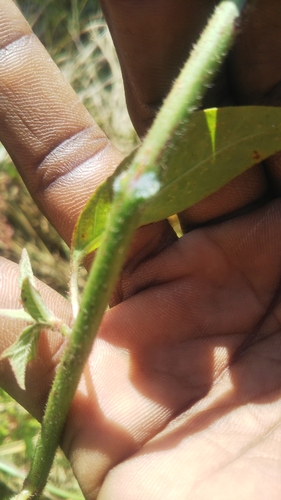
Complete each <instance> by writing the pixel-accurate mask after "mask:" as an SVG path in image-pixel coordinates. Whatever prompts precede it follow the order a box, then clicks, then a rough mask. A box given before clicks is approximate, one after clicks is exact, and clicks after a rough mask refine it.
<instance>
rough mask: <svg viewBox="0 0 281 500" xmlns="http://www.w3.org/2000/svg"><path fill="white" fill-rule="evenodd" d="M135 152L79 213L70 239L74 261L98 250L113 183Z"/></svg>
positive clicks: (129, 162) (134, 153)
mask: <svg viewBox="0 0 281 500" xmlns="http://www.w3.org/2000/svg"><path fill="white" fill-rule="evenodd" d="M136 152H137V149H136V150H134V151H133V152H132V153H131V154H130V155H129V156H127V157H126V158H125V159H124V160H123V161H122V162H121V163H120V165H119V166H118V167H117V169H116V171H115V172H114V175H111V176H110V177H109V178H108V179H107V180H106V181H105V182H103V184H101V185H100V187H99V188H98V189H97V191H96V192H95V193H94V195H93V196H92V197H91V198H90V200H89V201H88V203H87V204H86V206H85V208H84V209H83V211H82V212H81V214H80V216H79V218H78V221H77V223H76V227H75V231H74V233H73V239H72V248H73V249H74V250H75V252H76V257H77V259H76V258H75V257H74V259H73V260H74V261H78V260H79V256H80V255H81V254H82V255H83V256H84V255H88V254H89V253H91V252H93V251H94V250H95V249H96V248H98V246H99V244H100V240H101V236H102V232H103V229H104V226H105V223H106V219H107V215H108V213H109V210H110V207H111V203H112V199H113V194H114V192H113V183H114V181H115V179H116V177H118V176H119V174H121V173H122V172H124V171H125V170H128V168H129V166H130V164H131V162H132V160H133V158H134V157H135V155H136Z"/></svg>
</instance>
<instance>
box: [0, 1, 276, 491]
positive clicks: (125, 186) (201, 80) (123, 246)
mask: <svg viewBox="0 0 281 500" xmlns="http://www.w3.org/2000/svg"><path fill="white" fill-rule="evenodd" d="M243 4H244V2H238V1H233V2H225V1H224V2H221V4H220V6H219V7H218V9H217V10H216V12H215V14H214V17H213V18H212V21H211V23H210V25H209V27H208V28H207V29H206V31H205V32H204V34H203V37H202V39H201V41H200V42H199V44H198V46H197V48H196V49H195V51H194V53H193V55H192V56H191V59H190V61H189V62H188V63H187V65H186V66H185V68H184V69H183V72H182V73H181V75H180V77H179V80H178V81H177V82H176V84H175V86H174V89H173V90H172V92H171V94H170V96H169V97H168V99H167V101H166V103H165V104H164V106H163V109H162V110H161V112H160V113H159V115H158V117H157V119H156V121H155V123H154V125H153V127H152V129H151V131H150V132H149V133H148V135H147V138H146V140H145V142H144V144H143V146H142V147H141V148H140V149H139V150H138V151H137V152H136V154H134V155H133V157H132V158H130V160H127V161H125V162H124V163H123V164H122V165H121V166H120V167H119V169H118V171H117V172H116V174H114V176H113V177H111V178H110V179H109V180H108V181H107V183H106V184H104V185H103V186H101V188H100V189H99V190H98V191H97V193H96V194H95V195H94V197H93V198H92V199H91V200H90V202H89V204H88V205H87V206H86V209H85V210H84V211H83V213H82V214H81V217H80V219H79V221H78V225H77V228H76V231H75V234H74V240H73V253H72V256H73V270H74V273H73V276H74V279H73V280H72V287H71V295H72V303H73V315H74V317H76V316H77V318H76V321H75V323H74V325H73V329H72V333H71V335H69V332H68V330H67V328H66V327H65V326H64V325H62V324H60V323H59V322H58V321H57V319H56V318H54V316H53V315H52V313H51V312H50V311H49V310H48V309H47V308H46V307H45V306H44V304H43V303H42V300H41V298H40V296H39V294H38V292H37V291H36V288H35V286H34V284H33V277H32V273H31V269H30V265H29V261H28V259H27V258H26V256H23V259H22V264H21V269H22V300H23V303H24V305H25V310H23V311H21V312H19V311H17V312H11V311H2V314H6V315H9V316H12V317H13V315H14V317H15V315H16V316H17V317H21V319H26V320H27V321H28V322H29V323H30V326H29V327H28V328H26V329H25V331H24V333H23V335H22V336H21V337H20V340H19V341H18V343H17V344H16V346H15V347H12V348H10V349H9V351H6V355H9V356H10V359H11V361H12V363H13V364H14V366H15V372H16V373H17V377H18V381H19V383H20V384H21V385H23V384H24V369H25V366H26V363H27V362H28V360H29V359H30V358H32V357H33V356H34V355H35V351H36V343H37V341H38V337H39V334H40V331H41V328H42V327H43V326H44V328H54V327H56V328H59V329H60V330H61V333H62V334H65V335H66V336H68V337H69V339H68V343H67V346H66V349H65V352H64V355H63V358H62V361H61V365H60V368H59V370H58V373H57V377H56V379H55V382H54V386H53V389H52V391H51V393H50V398H49V404H48V406H47V409H46V413H45V416H44V421H43V425H42V428H43V431H42V433H41V437H40V439H39V445H38V447H37V450H36V452H35V458H34V460H33V464H32V468H31V472H30V474H29V475H28V478H27V480H26V482H25V486H24V490H23V492H22V493H21V494H20V495H19V496H18V498H19V499H25V498H31V497H32V498H36V497H38V495H40V491H41V490H42V488H43V487H44V484H45V481H46V476H47V474H48V471H49V468H50V465H51V463H52V460H53V455H54V451H55V448H56V446H57V443H58V439H59V435H60V432H61V429H62V425H63V422H64V419H65V416H66V413H67V411H68V408H69V404H70V402H71V399H72V397H73V394H74V391H75V388H76V386H77V383H78V380H79V378H80V375H81V371H82V368H83V365H84V363H85V360H86V359H87V356H88V354H89V351H90V349H91V346H92V342H93V340H94V337H95V335H96V333H97V329H98V326H99V322H100V320H101V317H102V314H103V312H104V310H105V308H106V305H107V302H108V300H109V297H110V294H111V292H112V290H113V288H114V286H115V283H116V280H117V277H118V273H119V271H120V270H121V267H122V265H123V263H124V260H125V257H126V251H127V249H128V247H129V244H130V241H131V238H132V235H133V234H134V231H135V229H136V228H137V227H138V226H139V225H141V224H143V223H148V222H152V221H155V220H159V219H161V218H162V217H165V216H168V215H170V214H172V213H173V212H178V211H180V210H182V209H183V208H185V207H186V206H187V202H186V194H187V193H188V194H190V202H189V203H190V204H193V203H195V202H197V201H199V200H200V199H202V198H204V197H205V196H207V195H208V194H210V193H211V192H214V191H215V190H216V189H218V187H220V186H221V185H223V184H224V183H225V182H227V181H228V180H230V179H231V178H233V177H235V176H236V175H238V174H239V173H241V171H242V170H244V169H246V168H248V167H250V166H251V165H253V164H254V163H255V162H260V161H261V160H262V159H263V158H265V157H267V156H268V155H270V154H273V153H274V152H276V151H278V150H279V149H280V142H279V141H280V140H279V139H278V127H279V125H278V123H279V121H280V116H279V111H278V110H276V109H269V108H257V109H255V108H253V109H251V110H249V109H248V110H245V109H244V110H241V109H236V110H230V109H226V110H222V111H220V110H209V111H203V112H199V113H197V114H194V115H191V114H192V112H193V109H194V107H195V106H196V105H197V104H198V101H199V100H200V98H201V96H202V94H203V91H204V87H205V86H206V82H207V81H209V80H210V79H211V77H212V75H213V74H214V72H215V71H216V69H217V68H218V67H219V64H220V63H221V61H222V59H223V57H224V55H225V54H226V52H227V50H228V48H229V46H230V43H231V41H232V39H233V36H234V29H233V26H234V24H235V21H236V17H237V14H238V11H239V9H241V8H242V7H243ZM221 30H223V34H224V36H221ZM210 35H212V36H213V38H210ZM206 40H208V44H206ZM211 42H212V43H211ZM206 47H208V49H209V47H210V50H206ZM191 116H192V117H193V118H191ZM241 116H245V117H246V118H245V123H244V127H245V128H243V127H241V125H240V127H239V130H238V129H237V128H235V126H234V123H235V120H237V117H240V118H241ZM257 117H258V118H262V122H263V126H259V125H258V127H257V130H254V123H255V120H256V118H257ZM221 125H223V134H222V136H221V135H220V129H221ZM272 126H274V130H276V131H277V133H276V135H275V134H272ZM249 128H250V132H249ZM226 130H228V131H229V137H228V138H227V139H226V136H225V135H224V134H225V131H226ZM192 133H194V134H195V135H196V137H198V136H199V137H201V138H202V149H201V148H200V155H199V156H198V158H196V161H195V163H194V164H191V162H190V163H189V165H188V168H186V160H187V159H188V158H189V155H190V154H191V153H190V151H187V152H186V144H187V143H188V141H190V145H191V144H192V140H191V138H190V137H192ZM220 141H222V142H221V143H220ZM271 141H272V142H271ZM220 144H222V146H220ZM241 144H242V146H243V147H241ZM238 145H239V147H238ZM234 147H235V150H237V155H238V156H237V157H236V158H235V164H233V154H234V149H233V148H234ZM202 151H203V153H202ZM225 153H227V155H226V156H225ZM227 158H228V159H229V169H226V167H225V164H226V159H227ZM236 160H237V161H236ZM202 167H203V168H202ZM226 170H227V171H226ZM216 172H217V173H218V175H216ZM203 175H204V181H205V179H206V183H205V182H203V181H202V179H203ZM183 178H184V179H187V180H188V182H187V184H185V188H184V190H183V191H182V192H181V189H180V188H181V185H182V179H183ZM212 181H213V182H212ZM189 183H190V185H189ZM190 186H192V187H190ZM167 193H168V196H169V199H168V201H167ZM183 194H184V195H185V196H183ZM92 220H94V221H95V224H93V223H92ZM99 243H100V250H99V251H98V253H97V256H96V259H95V263H94V265H93V268H92V271H91V273H90V277H89V280H88V282H87V285H86V287H85V292H84V294H83V297H82V301H81V307H80V308H79V298H78V293H77V287H76V284H75V277H76V274H77V273H76V271H77V268H78V266H79V264H80V263H81V261H82V259H83V257H85V255H87V254H88V253H89V252H91V251H93V250H94V249H95V248H96V247H97V246H98V245H99ZM104 284H106V286H104ZM23 346H24V347H23ZM26 346H27V348H28V350H26ZM18 359H20V365H19V363H18ZM74 359H75V363H74V362H73V360H74ZM65 383H67V384H68V387H70V391H69V393H68V398H66V397H62V395H63V394H64V392H65V391H64V388H65ZM62 403H63V404H62ZM58 409H59V410H58ZM54 414H55V415H56V416H57V421H56V422H55V424H53V420H54V419H53V418H52V417H53V415H54ZM46 431H47V432H49V433H50V434H51V435H52V436H53V439H52V440H50V439H46V438H45V436H44V433H45V432H46Z"/></svg>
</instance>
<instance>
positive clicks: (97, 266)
mask: <svg viewBox="0 0 281 500" xmlns="http://www.w3.org/2000/svg"><path fill="white" fill-rule="evenodd" d="M138 205H139V203H136V200H134V199H133V200H126V199H124V197H121V196H120V197H119V200H116V203H115V204H114V206H115V210H114V212H113V211H112V212H111V214H110V217H109V220H108V222H107V226H106V230H105V237H104V238H103V241H102V244H101V246H100V248H99V251H98V253H97V256H96V259H95V262H94V265H93V267H92V270H91V272H90V275H89V278H88V280H87V283H86V286H85V290H84V293H83V297H82V300H81V307H80V309H79V313H78V316H77V319H76V321H75V324H74V326H73V330H72V334H71V336H70V338H69V341H68V343H67V345H66V347H65V350H64V353H63V356H62V360H61V362H60V364H59V368H58V371H57V374H56V377H55V380H54V383H53V386H52V389H51V392H50V395H49V400H48V404H47V407H46V412H45V415H44V418H43V422H42V428H41V432H40V435H39V438H38V443H37V446H36V449H35V454H34V457H33V461H32V465H31V469H30V472H29V474H28V476H27V478H26V480H25V482H24V490H28V491H29V492H30V498H33V499H34V498H39V495H40V493H41V491H42V490H43V488H44V486H45V484H46V480H47V477H48V474H49V470H50V468H51V465H52V462H53V459H54V455H55V452H56V448H57V446H58V443H59V439H60V436H61V432H62V429H63V425H64V422H65V418H66V415H67V412H68V410H69V406H70V403H71V401H72V399H73V397H74V393H75V391H76V388H77V385H78V382H79V379H80V377H81V374H82V371H83V367H84V365H85V363H86V361H87V358H88V356H89V354H90V351H91V348H92V344H93V341H94V338H95V336H96V334H97V331H98V327H99V325H100V322H101V319H102V316H103V313H104V310H105V309H106V307H107V304H108V302H109V299H110V295H111V294H112V291H113V288H114V286H115V284H116V280H117V278H118V275H119V272H120V270H121V268H122V265H123V263H124V260H125V258H126V253H127V249H128V247H129V245H130V242H131V238H132V236H133V234H134V232H135V229H136V227H137V225H138V220H139V217H140V213H139V210H138ZM28 498H29V497H28Z"/></svg>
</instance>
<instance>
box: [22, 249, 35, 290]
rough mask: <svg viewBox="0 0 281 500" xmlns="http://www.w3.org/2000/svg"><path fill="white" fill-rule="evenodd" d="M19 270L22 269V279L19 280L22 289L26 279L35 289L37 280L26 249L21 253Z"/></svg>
mask: <svg viewBox="0 0 281 500" xmlns="http://www.w3.org/2000/svg"><path fill="white" fill-rule="evenodd" d="M19 268H20V278H19V285H20V288H21V287H22V283H23V280H25V278H28V279H29V281H30V283H31V284H32V285H33V286H34V287H35V279H34V275H33V271H32V267H31V263H30V259H29V255H28V253H27V250H26V249H25V248H23V249H22V252H21V259H20V263H19Z"/></svg>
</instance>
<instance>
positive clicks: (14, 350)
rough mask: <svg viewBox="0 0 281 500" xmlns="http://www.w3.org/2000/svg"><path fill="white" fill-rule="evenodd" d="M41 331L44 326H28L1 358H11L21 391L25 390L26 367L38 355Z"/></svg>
mask: <svg viewBox="0 0 281 500" xmlns="http://www.w3.org/2000/svg"><path fill="white" fill-rule="evenodd" d="M41 329H42V325H36V324H35V325H30V326H27V327H26V328H25V329H24V330H23V331H22V333H21V335H20V336H19V338H18V339H17V341H16V342H15V343H14V344H12V345H11V346H10V347H8V349H6V350H5V351H4V352H3V354H2V356H1V358H9V361H10V363H11V366H12V370H13V372H14V374H15V377H16V380H17V382H18V384H19V386H20V387H21V389H25V372H26V366H27V364H28V363H29V361H31V360H33V359H35V358H36V355H37V346H38V341H39V337H40V331H41Z"/></svg>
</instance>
